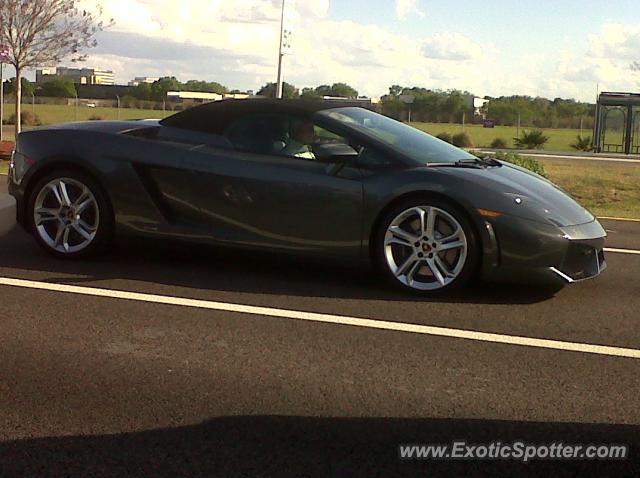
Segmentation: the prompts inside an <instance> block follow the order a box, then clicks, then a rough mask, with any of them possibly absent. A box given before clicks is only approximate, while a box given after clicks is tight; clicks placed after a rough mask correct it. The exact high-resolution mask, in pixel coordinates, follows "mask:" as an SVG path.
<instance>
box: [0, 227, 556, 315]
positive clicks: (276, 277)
mask: <svg viewBox="0 0 640 478" xmlns="http://www.w3.org/2000/svg"><path fill="white" fill-rule="evenodd" d="M0 266H3V267H9V268H15V269H23V270H30V271H38V272H45V273H47V274H48V276H47V277H46V280H48V281H51V282H58V281H59V282H64V283H72V284H75V285H87V286H90V285H91V283H92V282H94V281H104V280H109V279H124V280H134V281H144V282H150V283H158V284H164V285H170V286H177V287H187V288H195V289H203V290H211V291H224V292H238V293H257V294H270V295H285V296H300V297H329V298H347V299H360V300H372V301H403V302H407V301H423V302H427V301H428V302H436V303H469V304H531V303H537V302H542V301H545V300H549V299H551V298H553V296H554V295H555V294H556V293H557V292H558V291H559V288H558V287H540V286H537V287H532V286H522V285H495V284H485V283H482V282H478V283H476V284H475V285H474V286H472V287H470V288H468V289H466V290H464V291H460V292H450V293H446V294H443V295H440V296H437V297H434V298H428V299H425V298H424V297H421V296H418V295H414V294H411V293H406V292H404V291H400V290H396V289H394V288H393V287H391V286H389V285H387V284H386V283H385V282H384V281H382V280H381V279H380V278H379V276H378V275H377V274H376V273H375V272H374V271H373V270H372V268H371V267H369V266H367V265H363V264H353V263H350V264H344V263H340V262H339V261H336V260H331V261H327V260H326V259H324V258H323V259H320V258H313V257H296V256H290V255H284V254H273V253H265V252H256V251H246V250H239V249H231V248H215V247H211V246H202V245H196V246H194V245H189V244H184V243H179V242H168V241H154V242H152V243H150V242H144V241H140V240H130V241H127V242H120V243H118V244H117V245H116V247H115V248H114V249H113V250H112V251H110V252H109V254H107V255H104V256H101V257H97V258H92V259H87V260H83V261H63V260H58V259H55V258H52V257H51V256H49V255H48V254H46V253H45V252H44V251H42V250H41V249H40V248H39V247H37V245H36V244H35V242H34V241H33V239H31V238H30V237H29V236H28V235H26V234H25V233H24V232H22V231H20V230H16V231H14V232H12V233H11V234H10V235H8V236H7V237H5V238H2V239H0ZM60 274H62V276H61V275H60Z"/></svg>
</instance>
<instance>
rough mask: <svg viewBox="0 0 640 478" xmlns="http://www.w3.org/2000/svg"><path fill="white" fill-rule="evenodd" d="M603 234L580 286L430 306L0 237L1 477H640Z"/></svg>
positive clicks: (636, 410) (634, 275) (313, 269)
mask: <svg viewBox="0 0 640 478" xmlns="http://www.w3.org/2000/svg"><path fill="white" fill-rule="evenodd" d="M5 192H6V188H5V186H4V185H2V186H0V194H4V193H5ZM603 225H604V226H605V228H606V229H607V230H608V232H609V239H608V242H607V247H608V248H612V249H620V250H622V251H619V252H608V254H607V262H608V265H609V268H608V270H607V271H606V272H605V273H604V274H603V275H602V276H601V277H599V278H597V279H595V280H592V281H587V282H584V283H580V284H575V285H573V286H570V287H567V288H565V289H563V290H552V289H539V288H530V287H524V286H522V287H521V286H518V287H515V286H504V285H479V286H478V287H476V288H475V289H473V290H471V291H468V292H466V293H456V294H452V295H448V296H444V297H441V298H438V299H433V300H423V299H417V298H414V297H412V296H407V295H403V294H402V293H397V292H395V291H393V290H389V289H388V288H387V287H386V286H385V285H384V284H382V283H380V282H379V281H378V280H377V279H376V278H375V277H374V276H373V275H372V273H371V271H369V270H367V269H362V268H356V267H351V266H344V265H337V264H326V263H320V262H315V261H313V260H300V259H294V258H283V257H274V256H269V255H266V254H257V253H245V252H241V253H240V252H237V251H232V250H216V249H211V248H204V249H199V250H195V249H194V248H193V247H190V246H182V245H177V244H154V245H153V246H149V245H148V244H142V243H123V244H119V245H118V247H117V248H116V250H115V251H114V252H113V253H112V254H110V255H108V256H105V257H101V258H98V259H94V260H90V261H86V262H71V263H68V262H61V261H58V260H55V259H52V258H50V257H49V256H47V255H46V254H45V253H44V252H43V251H41V250H40V249H39V248H38V247H37V246H36V244H35V242H34V241H33V240H32V239H31V238H30V237H28V236H27V235H26V234H25V233H24V232H23V231H22V230H15V231H13V232H12V233H10V234H9V235H8V236H6V237H3V238H0V284H4V285H0V297H1V299H0V300H1V302H0V311H1V312H0V347H1V348H0V476H1V475H3V472H4V474H6V475H7V476H59V475H63V474H67V475H70V476H226V477H229V476H271V475H277V476H401V475H407V476H410V475H415V474H416V472H419V473H421V474H422V476H427V475H426V472H429V474H433V473H434V472H436V473H437V472H438V471H443V472H444V471H445V467H451V466H455V467H465V468H467V470H465V471H466V472H468V473H469V474H475V473H479V472H481V471H484V468H481V467H480V465H479V464H477V463H475V464H469V463H455V464H453V465H452V464H451V463H442V462H441V463H433V462H429V463H419V462H402V461H400V460H399V459H398V450H397V447H398V445H400V444H405V443H434V442H435V443H446V442H449V441H451V440H453V439H460V438H464V439H466V440H468V441H469V442H490V441H494V440H500V441H502V442H509V441H513V440H524V441H529V442H535V443H547V442H553V441H564V442H580V443H625V444H630V445H631V447H632V448H631V453H632V454H631V459H630V460H626V461H624V462H616V463H613V464H612V463H610V462H577V463H576V462H574V463H570V464H568V465H567V466H569V467H571V471H575V468H576V467H578V468H580V467H582V468H583V469H584V470H591V471H593V470H596V471H597V470H601V471H604V470H605V469H606V470H611V469H612V468H611V467H615V468H616V473H618V474H620V476H624V475H628V476H633V475H637V474H638V473H640V469H639V468H638V461H639V454H640V438H639V437H640V407H639V404H640V403H639V398H638V396H639V391H640V374H639V373H638V370H639V364H640V361H639V360H638V358H640V328H639V327H638V322H639V321H640V297H639V295H640V294H639V292H640V282H639V281H640V255H639V254H637V253H633V251H637V250H640V223H634V222H621V221H603ZM14 279H18V280H19V281H17V282H16V281H13V282H12V280H14ZM193 299H195V300H196V301H194V300H193ZM246 306H254V308H250V307H249V308H247V307H246ZM300 312H308V313H312V314H301V313H300ZM358 319H368V320H364V321H361V320H358ZM416 325H417V326H418V327H415V326H416ZM420 326H426V327H420ZM593 345H598V346H603V347H592V346H593ZM484 465H491V466H500V467H505V466H506V467H514V469H515V470H516V471H517V472H519V473H522V472H527V471H531V470H533V469H535V470H536V471H539V470H540V468H545V467H546V468H548V469H549V470H550V469H551V467H552V466H553V467H557V463H554V462H540V463H536V464H533V465H519V464H515V463H501V464H497V465H496V464H488V463H485V464H484ZM534 465H535V467H536V468H533V466H534ZM553 469H554V472H555V475H557V474H558V473H557V471H558V470H557V468H553ZM450 472H451V469H450V468H447V469H446V473H450Z"/></svg>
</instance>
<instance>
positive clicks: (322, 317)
mask: <svg viewBox="0 0 640 478" xmlns="http://www.w3.org/2000/svg"><path fill="white" fill-rule="evenodd" d="M0 285H5V286H11V287H21V288H27V289H38V290H46V291H54V292H65V293H70V294H79V295H86V296H95V297H108V298H113V299H123V300H133V301H138V302H148V303H153V304H166V305H176V306H182V307H193V308H199V309H209V310H218V311H224V312H234V313H239V314H250V315H261V316H267V317H278V318H282V319H293V320H305V321H309V322H320V323H326V324H337V325H347V326H353V327H365V328H369V329H378V330H391V331H397V332H409V333H414V334H423V335H433V336H439V337H452V338H458V339H467V340H475V341H480V342H493V343H499V344H508V345H520V346H524V347H535V348H543V349H553V350H562V351H570V352H581V353H588V354H597V355H608V356H614V357H626V358H634V359H640V350H638V349H630V348H622V347H612V346H607V345H593V344H585V343H579V342H564V341H560V340H548V339H538V338H532V337H520V336H516V335H502V334H492V333H487V332H477V331H473V330H463V329H451V328H447V327H434V326H429V325H418V324H407V323H403V322H389V321H385V320H374V319H364V318H358V317H346V316H341V315H329V314H320V313H315V312H303V311H297V310H287V309H274V308H270V307H258V306H253V305H241V304H232V303H227V302H212V301H208V300H197V299H187V298H183V297H171V296H164V295H153V294H142V293H138V292H128V291H120V290H110V289H98V288H93V287H79V286H72V285H65V284H52V283H48V282H36V281H29V280H22V279H12V278H8V277H0Z"/></svg>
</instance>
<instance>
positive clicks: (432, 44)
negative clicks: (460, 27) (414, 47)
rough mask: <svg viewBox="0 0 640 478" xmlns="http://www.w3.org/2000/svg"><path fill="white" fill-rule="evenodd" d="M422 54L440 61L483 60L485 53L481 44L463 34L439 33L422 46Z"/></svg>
mask: <svg viewBox="0 0 640 478" xmlns="http://www.w3.org/2000/svg"><path fill="white" fill-rule="evenodd" d="M422 54H423V55H424V56H425V57H426V58H435V59H438V60H455V61H467V60H473V59H476V60H481V59H483V58H484V51H483V49H482V46H481V45H480V44H479V43H476V42H475V41H473V40H471V39H470V38H469V37H467V36H465V35H463V34H461V33H455V32H454V33H438V34H436V35H434V36H433V37H432V38H428V39H426V40H425V41H424V42H423V44H422Z"/></svg>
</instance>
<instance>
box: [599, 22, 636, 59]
mask: <svg viewBox="0 0 640 478" xmlns="http://www.w3.org/2000/svg"><path fill="white" fill-rule="evenodd" d="M588 54H589V56H591V57H594V58H609V59H617V60H629V61H633V60H640V27H637V26H628V25H622V24H620V23H606V24H604V25H603V26H602V28H601V30H600V31H599V32H598V33H596V34H591V35H589V52H588Z"/></svg>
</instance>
